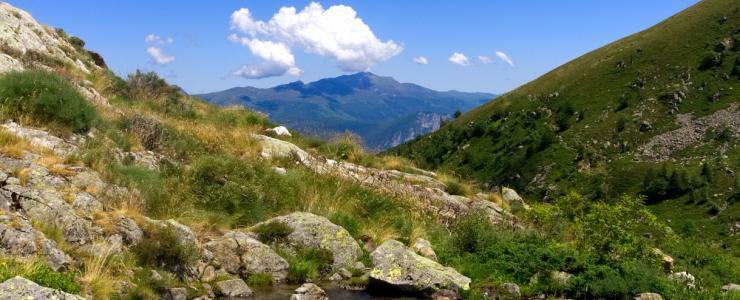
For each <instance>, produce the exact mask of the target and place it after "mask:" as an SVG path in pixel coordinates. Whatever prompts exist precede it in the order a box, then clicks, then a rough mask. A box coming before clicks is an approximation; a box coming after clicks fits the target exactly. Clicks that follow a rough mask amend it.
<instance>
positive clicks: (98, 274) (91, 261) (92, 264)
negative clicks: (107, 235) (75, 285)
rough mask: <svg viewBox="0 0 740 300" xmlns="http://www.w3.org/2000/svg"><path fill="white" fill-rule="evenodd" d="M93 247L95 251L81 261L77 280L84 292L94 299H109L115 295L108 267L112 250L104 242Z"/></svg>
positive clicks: (113, 281) (112, 279)
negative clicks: (80, 270) (81, 266)
mask: <svg viewBox="0 0 740 300" xmlns="http://www.w3.org/2000/svg"><path fill="white" fill-rule="evenodd" d="M93 247H95V248H96V250H97V251H94V254H93V255H90V256H87V257H85V259H83V268H82V274H81V275H80V277H79V280H80V282H81V283H82V286H83V287H84V288H85V291H86V292H87V293H88V294H91V295H93V296H94V297H95V298H96V299H110V297H111V296H113V294H114V293H115V281H116V280H115V279H114V278H113V276H112V275H111V272H110V268H109V266H108V262H109V260H110V257H111V254H112V249H111V248H110V246H108V245H107V243H105V242H97V243H95V244H94V245H93Z"/></svg>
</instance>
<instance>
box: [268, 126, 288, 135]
mask: <svg viewBox="0 0 740 300" xmlns="http://www.w3.org/2000/svg"><path fill="white" fill-rule="evenodd" d="M265 131H267V132H271V133H273V134H275V135H277V136H293V135H292V134H290V131H289V130H288V128H285V126H277V127H274V128H270V129H267V130H265Z"/></svg>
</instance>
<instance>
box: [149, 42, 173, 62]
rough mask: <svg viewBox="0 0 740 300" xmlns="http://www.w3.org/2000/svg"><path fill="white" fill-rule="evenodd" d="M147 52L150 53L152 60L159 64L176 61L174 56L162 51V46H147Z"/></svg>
mask: <svg viewBox="0 0 740 300" xmlns="http://www.w3.org/2000/svg"><path fill="white" fill-rule="evenodd" d="M146 53H148V54H149V57H151V58H152V60H153V61H154V62H155V63H156V64H158V65H166V64H169V63H171V62H173V61H175V57H174V56H171V55H167V54H164V52H162V48H159V47H154V46H151V47H149V48H146Z"/></svg>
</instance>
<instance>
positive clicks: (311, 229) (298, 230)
mask: <svg viewBox="0 0 740 300" xmlns="http://www.w3.org/2000/svg"><path fill="white" fill-rule="evenodd" d="M270 222H281V223H283V224H285V225H287V226H288V227H290V228H291V229H293V232H292V233H290V234H289V235H288V236H287V237H286V241H287V243H288V245H289V246H294V247H307V248H315V249H323V250H327V251H329V252H331V254H332V257H333V260H334V262H333V266H334V267H335V268H351V267H352V266H354V263H355V262H356V261H357V260H358V259H359V258H360V255H362V250H361V249H360V245H358V244H357V241H355V240H354V239H353V238H352V236H351V235H350V234H349V232H348V231H347V230H346V229H344V228H342V227H340V226H338V225H336V224H334V223H332V222H330V221H329V220H328V219H327V218H324V217H322V216H317V215H314V214H312V213H307V212H295V213H292V214H289V215H285V216H280V217H275V218H272V219H270V220H267V221H265V222H262V223H259V224H257V225H256V226H259V225H261V224H265V223H270Z"/></svg>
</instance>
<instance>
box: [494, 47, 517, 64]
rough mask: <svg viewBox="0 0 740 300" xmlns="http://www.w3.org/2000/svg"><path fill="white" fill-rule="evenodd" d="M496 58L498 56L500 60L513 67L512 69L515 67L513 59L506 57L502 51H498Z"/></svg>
mask: <svg viewBox="0 0 740 300" xmlns="http://www.w3.org/2000/svg"><path fill="white" fill-rule="evenodd" d="M496 56H498V58H500V59H501V60H503V61H504V62H506V63H507V64H509V66H512V67H513V66H514V61H513V60H511V57H509V56H508V55H506V53H503V52H501V51H496Z"/></svg>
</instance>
